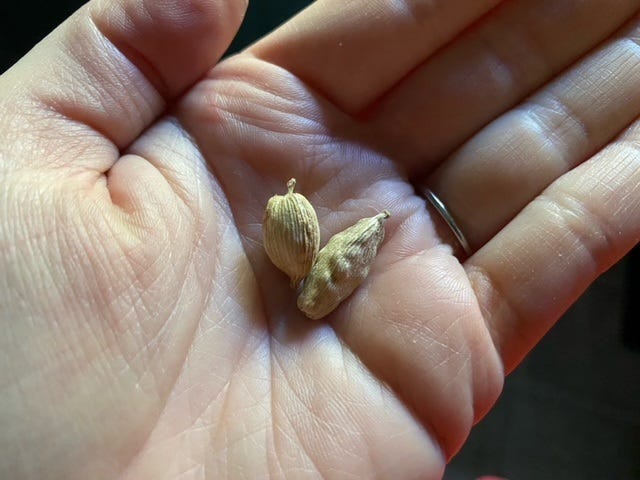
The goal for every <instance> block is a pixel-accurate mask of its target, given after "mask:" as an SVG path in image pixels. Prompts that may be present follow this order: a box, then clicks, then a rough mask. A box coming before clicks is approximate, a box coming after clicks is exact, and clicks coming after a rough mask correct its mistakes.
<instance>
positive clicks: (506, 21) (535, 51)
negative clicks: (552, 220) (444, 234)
mask: <svg viewBox="0 0 640 480" xmlns="http://www.w3.org/2000/svg"><path fill="white" fill-rule="evenodd" d="M639 7H640V1H638V0H616V1H614V2H611V1H608V0H587V1H577V0H561V1H557V0H544V1H536V0H518V1H515V2H505V3H503V4H501V5H500V6H499V7H497V8H496V9H494V10H493V11H492V12H491V14H490V15H487V16H486V17H485V18H484V19H483V20H482V21H481V22H479V23H478V24H477V25H475V26H473V27H472V28H471V29H470V30H469V31H468V32H467V33H466V34H465V35H463V36H462V37H461V38H459V39H457V40H456V41H455V42H453V43H452V44H450V45H449V46H447V47H445V48H444V49H443V50H442V51H441V52H439V53H438V54H436V55H434V56H433V57H432V58H431V59H429V60H428V61H427V62H426V63H424V65H422V66H420V67H419V68H418V69H416V70H415V71H414V72H413V73H412V74H411V75H409V76H408V77H407V78H406V79H404V80H403V81H402V82H401V83H400V84H399V85H398V86H396V87H395V88H394V89H393V90H392V91H391V92H389V94H388V95H387V96H386V97H384V98H383V99H382V100H381V101H380V102H379V103H378V104H377V105H376V106H375V108H374V109H373V110H372V111H371V112H369V117H368V121H369V122H370V123H371V125H372V128H373V129H374V132H375V133H374V135H375V136H374V139H375V140H374V141H377V143H379V144H380V146H381V149H383V150H384V151H386V152H388V154H389V155H390V156H391V157H392V158H394V159H396V160H398V161H399V162H400V163H402V164H403V166H404V167H405V168H406V169H407V170H408V171H409V173H410V175H411V176H414V177H415V176H418V175H424V174H426V173H427V172H429V171H431V170H432V169H433V168H434V166H435V165H437V164H438V163H439V162H440V161H441V160H443V159H444V158H446V156H447V155H449V154H451V152H453V151H455V149H456V148H458V147H459V146H460V145H461V143H462V142H464V141H465V140H467V139H468V138H469V137H471V136H472V135H473V134H474V133H475V132H477V131H478V130H480V129H481V128H482V127H483V126H485V125H486V124H487V123H489V122H490V121H491V120H493V119H494V118H496V117H497V116H498V115H500V114H502V113H504V112H505V111H506V110H507V109H508V108H510V107H512V106H513V105H515V104H517V103H518V102H519V101H521V100H522V99H523V98H524V97H525V96H526V95H528V94H530V93H531V92H532V91H534V90H535V89H537V88H540V87H541V86H542V85H543V84H544V83H545V82H547V81H549V80H550V79H552V78H553V77H554V76H555V75H557V74H558V73H560V72H561V71H562V70H563V69H564V68H566V67H568V66H569V65H571V64H572V62H575V61H576V60H577V59H578V58H580V57H581V56H582V55H584V54H585V53H586V52H588V51H589V50H590V49H591V48H593V47H595V46H596V45H598V44H599V43H600V42H601V41H603V40H604V39H605V38H606V37H607V36H609V35H611V34H612V33H613V32H614V31H615V30H616V29H618V28H619V27H620V26H621V25H622V24H623V23H624V22H625V20H627V19H628V18H629V17H630V16H632V15H633V13H634V12H635V11H637V9H638V8H639ZM603 11H606V12H607V14H606V15H603Z"/></svg>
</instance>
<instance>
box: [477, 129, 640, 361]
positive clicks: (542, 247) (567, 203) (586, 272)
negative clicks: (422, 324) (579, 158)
mask: <svg viewBox="0 0 640 480" xmlns="http://www.w3.org/2000/svg"><path fill="white" fill-rule="evenodd" d="M639 139H640V124H639V123H637V122H636V124H635V125H634V126H633V127H632V128H631V129H629V130H628V132H626V133H625V135H623V136H622V137H621V138H620V139H618V140H617V141H616V142H614V143H612V144H611V145H610V146H608V147H607V148H606V149H605V150H603V151H602V152H600V153H599V154H597V155H596V156H595V157H593V158H592V159H590V160H589V161H588V162H585V163H584V164H582V165H580V166H579V167H577V168H575V169H574V170H572V171H571V172H569V173H567V174H565V175H563V176H562V177H560V178H559V179H558V180H556V181H555V182H554V183H553V184H552V185H551V186H550V187H549V188H547V189H546V190H545V191H544V192H543V193H542V194H541V195H540V196H539V197H538V198H536V200H534V201H533V202H532V203H531V204H530V205H529V206H528V207H527V208H525V209H524V210H523V211H522V212H521V213H520V214H519V215H518V216H517V217H516V218H515V219H514V220H513V221H512V222H511V223H509V225H507V227H505V228H504V230H502V231H501V232H500V233H499V234H498V235H497V236H496V237H495V238H494V239H492V240H491V241H490V242H489V243H487V244H486V245H485V246H484V247H483V248H482V249H481V250H480V251H479V252H477V253H476V254H475V255H474V256H473V257H471V258H470V259H469V261H468V262H467V263H466V265H465V268H466V270H467V272H468V274H469V278H470V279H471V282H472V284H473V286H474V289H475V291H476V295H477V297H478V300H479V302H480V305H481V306H482V309H483V311H484V313H485V317H486V318H487V323H488V325H489V327H490V330H491V332H492V336H493V339H494V342H495V343H496V345H497V347H498V349H499V350H500V352H501V355H502V358H503V361H504V363H505V366H506V368H507V370H512V369H513V368H514V367H515V366H516V365H517V363H518V362H519V361H520V360H521V359H522V357H523V356H524V355H525V354H526V353H527V352H528V351H529V350H530V349H531V348H532V347H533V346H534V344H535V343H536V342H537V341H538V340H539V339H540V338H541V337H542V336H543V334H544V333H545V332H546V331H547V330H548V329H549V328H550V327H551V325H552V324H553V322H555V320H556V319H557V318H558V317H559V316H560V315H561V314H562V313H563V312H564V311H565V310H566V309H567V308H568V307H569V306H570V305H571V304H572V303H573V302H574V301H575V300H576V299H577V297H578V296H579V295H580V294H581V293H582V292H583V291H584V290H585V289H586V288H587V286H588V285H589V284H590V283H591V282H592V281H593V280H595V279H596V277H597V276H598V275H600V274H601V273H602V272H603V271H605V270H606V269H607V268H609V267H610V266H611V265H613V264H614V263H615V262H616V261H618V260H619V259H620V258H621V257H622V256H623V255H624V254H625V253H626V252H627V251H629V250H630V249H631V248H632V247H633V246H634V245H636V244H637V243H638V241H640V190H639V189H638V186H639V185H640V160H638V158H639V157H638V141H639Z"/></svg>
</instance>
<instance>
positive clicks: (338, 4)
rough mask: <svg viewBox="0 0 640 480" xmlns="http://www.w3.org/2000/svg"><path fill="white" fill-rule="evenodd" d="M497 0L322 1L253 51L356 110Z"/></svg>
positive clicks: (351, 109) (339, 103) (388, 86)
mask: <svg viewBox="0 0 640 480" xmlns="http://www.w3.org/2000/svg"><path fill="white" fill-rule="evenodd" d="M499 2H500V0H453V1H452V0H449V1H447V0H435V1H428V2H425V1H421V0H398V1H392V2H389V1H386V0H356V1H352V2H344V1H341V0H320V1H317V2H315V3H313V4H312V5H311V6H310V7H309V8H308V9H306V10H305V11H303V12H302V13H301V14H300V15H298V16H297V17H295V18H294V19H293V20H291V21H289V22H288V23H287V24H285V25H284V26H283V27H281V28H280V29H279V30H277V31H276V32H274V33H273V34H271V35H269V36H268V37H267V38H265V39H264V40H263V41H261V42H259V43H258V44H257V45H255V46H254V47H252V48H251V49H250V51H251V52H252V53H253V54H255V55H256V56H258V57H259V58H262V59H264V60H267V61H270V62H273V63H275V64H277V65H279V66H281V67H283V68H285V69H287V70H289V71H290V72H292V73H293V74H294V75H296V76H298V77H299V78H301V79H302V80H304V81H305V82H306V83H308V84H309V85H311V86H312V87H314V88H315V89H316V90H317V91H318V92H320V93H321V94H323V95H324V96H326V97H327V98H328V99H329V100H331V101H333V102H334V103H335V104H336V105H337V106H338V107H340V108H342V109H343V110H345V111H347V112H350V113H355V112H358V111H359V110H360V109H362V108H363V107H365V106H367V105H368V104H369V103H370V102H372V101H374V100H375V99H377V98H378V97H379V96H380V95H381V94H382V93H384V92H385V91H387V90H388V89H389V88H391V86H393V85H394V84H395V83H396V82H398V80H400V79H401V78H402V77H403V76H405V75H407V74H408V73H409V72H410V71H411V70H413V69H414V68H415V67H416V66H417V65H418V64H420V63H421V62H422V61H424V59H426V58H427V57H428V56H430V55H431V54H432V53H433V52H434V51H435V50H437V49H438V48H440V47H441V46H442V45H444V44H446V43H447V42H449V41H450V40H451V39H452V38H454V37H455V36H456V35H457V34H458V33H459V32H460V31H462V30H463V29H465V28H466V27H467V26H468V25H469V24H471V23H473V22H474V21H475V20H477V19H478V18H479V17H480V16H482V15H483V14H485V13H486V12H487V11H488V10H490V9H491V8H492V7H494V6H495V5H496V4H498V3H499Z"/></svg>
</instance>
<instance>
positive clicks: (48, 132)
mask: <svg viewBox="0 0 640 480" xmlns="http://www.w3.org/2000/svg"><path fill="white" fill-rule="evenodd" d="M244 8H245V2H244V1H225V0H188V1H178V0H162V1H156V2H147V1H143V0H118V1H107V0H94V1H92V2H90V3H88V4H87V5H86V6H84V7H83V8H81V9H80V10H79V11H78V12H76V13H75V14H74V15H73V16H72V17H71V18H70V19H69V20H68V21H66V22H65V23H64V24H62V25H61V26H60V27H59V28H58V29H56V30H55V31H54V32H53V33H52V34H51V35H49V36H48V37H47V38H46V39H45V40H44V41H43V42H42V43H40V44H39V45H38V46H37V47H36V48H35V49H34V50H33V51H32V52H30V53H29V54H28V55H27V56H26V57H24V58H23V59H22V60H21V61H20V62H18V64H16V65H15V66H14V67H13V68H12V69H10V70H9V71H8V72H7V73H6V74H5V75H3V77H2V78H1V80H0V86H2V88H1V89H0V91H1V92H4V94H2V95H0V108H2V111H3V113H5V114H7V115H11V117H12V118H14V120H13V121H12V122H10V125H11V126H12V128H15V129H16V130H18V131H20V134H21V143H22V144H24V143H26V142H27V141H29V140H30V141H31V142H32V143H33V144H34V145H33V147H32V148H31V150H35V151H39V152H41V151H44V152H46V153H47V155H37V156H36V155H29V156H27V155H21V153H24V152H20V151H16V152H15V156H16V157H18V158H9V160H14V161H15V162H24V163H29V164H40V165H41V164H42V163H43V161H44V158H47V162H51V161H52V160H51V158H50V157H51V156H52V155H49V154H56V155H57V157H58V158H60V163H64V164H78V163H84V162H90V160H89V159H88V158H87V157H88V156H86V155H82V156H80V157H78V155H77V154H78V152H79V151H82V152H83V153H86V152H87V150H91V153H99V154H100V155H92V156H91V158H94V157H96V156H97V157H99V158H101V162H99V163H97V164H96V166H97V168H100V169H105V168H108V167H109V166H110V164H111V163H112V162H113V160H114V158H117V150H115V149H119V148H123V147H125V146H126V145H128V144H129V143H130V142H131V141H132V140H133V139H135V138H136V137H137V136H138V135H139V134H140V132H142V131H143V130H144V129H145V128H146V127H147V126H148V125H149V124H150V123H151V122H152V121H153V120H154V119H155V118H156V117H157V116H158V115H159V114H160V113H161V112H162V111H163V110H164V108H165V107H166V105H167V102H170V101H171V100H172V99H173V98H175V97H176V96H177V95H179V94H180V93H181V92H182V91H183V90H184V89H185V88H186V87H188V86H189V85H191V84H192V83H193V82H195V81H196V80H197V79H198V78H200V77H201V76H202V75H203V74H204V73H205V72H206V71H207V70H208V69H209V68H210V67H211V66H213V65H214V64H215V63H216V61H217V60H218V59H219V58H220V56H221V55H222V53H223V52H224V50H225V48H226V47H227V46H228V44H229V43H230V42H231V39H232V37H233V35H234V34H235V32H236V29H237V27H238V25H239V23H240V20H241V18H242V16H243V13H244ZM43 137H45V139H44V140H42V138H43ZM70 140H72V141H70ZM74 146H77V147H74ZM71 152H72V153H71ZM70 153H71V154H70ZM25 157H26V158H25ZM92 166H93V165H92Z"/></svg>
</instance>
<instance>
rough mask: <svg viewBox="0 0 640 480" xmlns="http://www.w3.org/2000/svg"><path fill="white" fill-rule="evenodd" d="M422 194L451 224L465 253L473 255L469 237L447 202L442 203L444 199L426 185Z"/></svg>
mask: <svg viewBox="0 0 640 480" xmlns="http://www.w3.org/2000/svg"><path fill="white" fill-rule="evenodd" d="M422 196H423V197H424V198H426V199H427V200H428V201H429V203H430V204H431V205H433V208H435V209H436V210H437V212H438V213H439V214H440V216H441V217H442V219H443V220H444V221H445V222H446V223H447V225H449V228H450V229H451V231H452V232H453V234H454V235H455V236H456V240H458V243H459V244H460V246H461V247H462V250H464V253H465V254H466V255H467V256H471V254H472V253H473V252H472V251H471V247H470V246H469V242H467V239H466V238H465V236H464V234H463V233H462V230H460V227H458V224H457V223H456V221H455V219H454V218H453V215H451V213H449V210H448V209H447V207H446V206H445V204H444V203H442V200H440V199H439V198H438V197H437V196H436V194H435V193H433V192H432V191H431V190H430V189H429V188H427V187H424V188H423V189H422Z"/></svg>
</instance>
